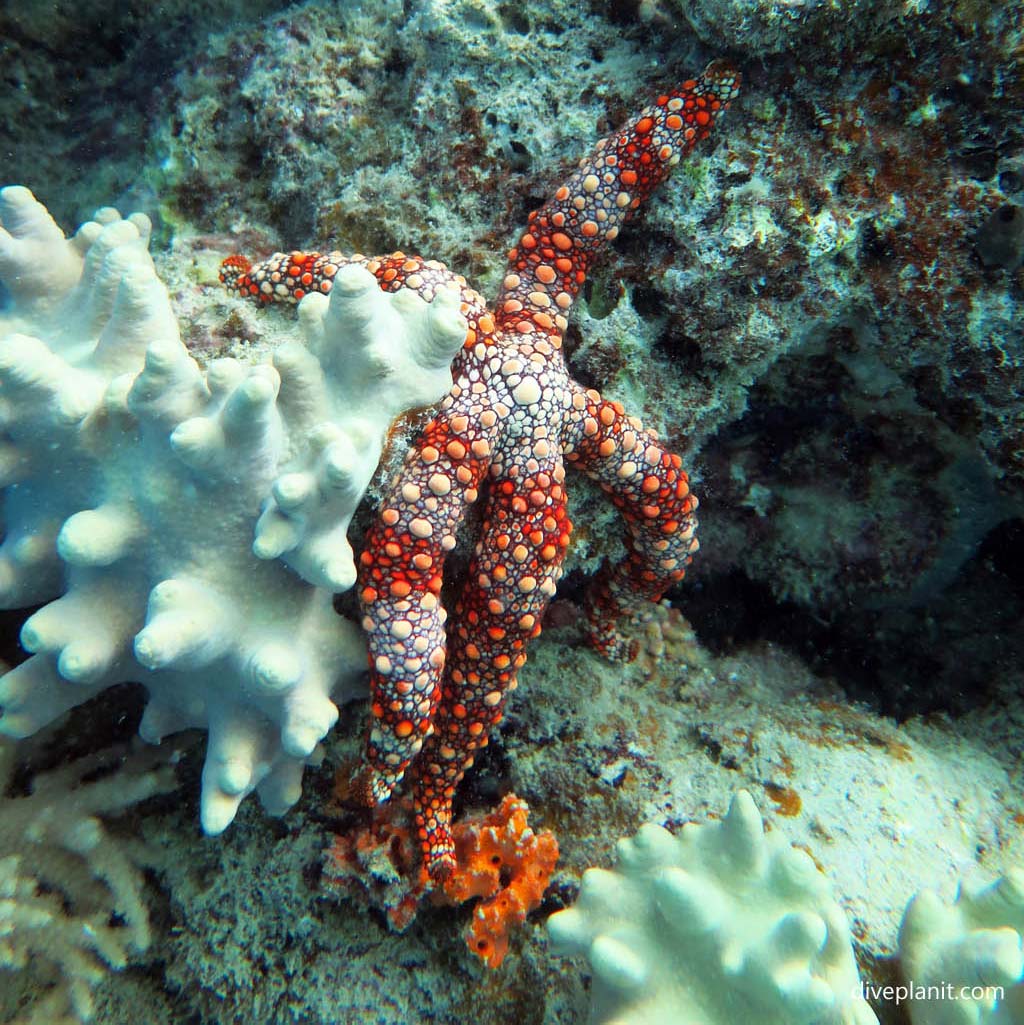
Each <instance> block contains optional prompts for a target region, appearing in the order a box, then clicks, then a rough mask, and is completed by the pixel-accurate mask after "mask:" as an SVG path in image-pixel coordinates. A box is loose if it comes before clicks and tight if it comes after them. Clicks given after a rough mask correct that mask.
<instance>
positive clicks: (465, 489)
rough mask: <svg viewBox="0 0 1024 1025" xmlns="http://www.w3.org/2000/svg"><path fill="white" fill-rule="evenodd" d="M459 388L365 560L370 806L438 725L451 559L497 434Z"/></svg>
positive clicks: (358, 788) (410, 458)
mask: <svg viewBox="0 0 1024 1025" xmlns="http://www.w3.org/2000/svg"><path fill="white" fill-rule="evenodd" d="M452 391H453V395H454V396H455V397H454V398H449V399H448V400H446V402H445V408H444V409H443V411H442V412H441V413H440V414H439V415H438V416H437V417H436V418H435V419H434V420H432V421H431V422H430V424H428V426H427V427H426V429H425V430H424V431H423V434H422V435H421V436H420V437H419V439H418V440H417V442H416V443H415V445H414V446H413V447H412V448H411V449H410V451H409V453H408V455H407V456H406V460H405V467H404V469H403V470H402V472H401V474H400V475H399V478H398V480H397V482H396V484H395V487H394V490H393V491H392V493H391V494H390V495H389V496H388V497H387V498H386V499H385V500H384V502H383V504H382V506H381V510H380V513H379V516H378V519H377V521H376V523H375V524H374V525H373V527H371V529H370V531H369V532H368V533H367V536H366V542H365V544H364V547H363V553H362V556H361V557H360V566H359V600H360V604H361V606H362V610H363V626H364V628H365V630H366V634H367V639H368V643H369V661H370V684H371V695H372V705H371V708H372V712H373V720H372V724H371V729H370V735H369V738H368V740H367V743H366V749H365V752H364V756H363V767H362V769H361V770H360V772H359V773H358V775H357V777H356V779H355V781H354V784H353V791H354V796H355V797H356V799H357V800H360V801H362V802H363V803H366V804H378V803H380V802H381V801H385V800H387V799H388V797H389V796H390V795H391V791H392V790H393V789H394V787H395V786H396V784H397V783H398V782H399V781H400V780H401V778H402V776H403V775H404V773H405V770H406V768H407V767H408V765H409V762H410V761H411V759H412V758H413V757H414V756H415V755H416V754H417V753H418V752H419V750H420V748H421V747H422V745H423V741H424V739H425V738H426V736H427V735H428V734H429V733H430V731H431V729H432V718H433V715H434V711H435V709H436V707H437V702H438V700H439V699H440V696H441V684H440V681H441V677H442V673H443V671H444V665H445V620H446V619H447V614H446V612H445V609H444V607H443V605H442V603H441V584H442V579H443V572H444V561H445V558H446V557H447V554H448V552H450V551H451V550H452V549H453V548H454V547H455V533H456V530H457V529H458V525H459V523H460V522H461V521H462V519H463V517H464V515H465V512H466V508H467V506H468V505H470V504H471V503H472V502H474V501H476V498H477V491H478V488H479V486H480V482H481V480H482V479H483V477H484V475H485V474H486V472H487V468H488V466H489V462H490V459H489V457H490V452H491V444H492V440H493V439H492V435H493V430H491V431H488V429H487V428H485V427H482V426H481V424H480V422H479V420H474V419H472V418H471V417H469V416H468V415H467V414H466V412H465V410H464V407H466V408H468V405H469V403H470V400H471V397H470V393H469V392H468V391H463V390H462V389H461V388H460V387H459V385H458V384H456V385H455V386H453V389H452Z"/></svg>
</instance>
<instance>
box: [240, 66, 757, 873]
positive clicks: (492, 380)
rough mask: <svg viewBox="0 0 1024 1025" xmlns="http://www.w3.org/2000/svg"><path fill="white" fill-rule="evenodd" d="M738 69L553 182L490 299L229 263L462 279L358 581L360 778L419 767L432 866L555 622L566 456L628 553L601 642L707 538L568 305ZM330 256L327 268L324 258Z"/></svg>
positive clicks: (733, 83) (283, 282)
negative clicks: (445, 339) (569, 332)
mask: <svg viewBox="0 0 1024 1025" xmlns="http://www.w3.org/2000/svg"><path fill="white" fill-rule="evenodd" d="M738 87H739V75H738V74H737V73H736V72H735V71H734V70H733V69H732V68H730V67H728V66H726V65H724V64H722V63H715V64H712V65H710V66H709V67H708V68H707V70H706V71H705V72H704V74H703V75H702V76H701V77H700V78H699V79H696V80H693V81H689V82H684V83H683V84H682V85H681V86H680V87H679V88H677V89H675V90H673V91H672V92H671V93H667V94H665V95H663V96H660V97H659V98H658V99H657V100H656V101H655V103H653V104H652V105H651V106H650V107H648V108H646V109H645V110H644V111H642V112H641V113H640V114H639V115H638V116H637V117H635V118H634V119H633V120H632V121H630V122H629V123H628V124H627V125H626V126H624V127H623V128H622V129H620V130H619V131H618V132H617V133H615V134H614V135H612V136H609V138H607V139H604V140H602V141H601V142H600V143H599V144H598V146H597V147H596V149H595V150H594V152H593V153H592V154H591V155H590V156H589V157H588V158H587V159H585V160H584V161H582V162H581V164H580V166H579V168H578V169H577V171H576V172H575V173H574V174H573V176H572V177H571V178H570V180H569V181H568V182H566V184H565V185H563V186H562V187H561V188H560V189H558V191H557V192H556V193H555V195H554V196H553V197H552V199H551V200H550V201H549V202H548V203H546V204H545V205H544V206H543V207H542V208H541V209H540V210H537V211H535V212H534V213H533V214H531V215H530V219H529V223H528V225H527V228H526V230H525V232H524V233H523V234H522V236H521V237H520V238H519V240H518V241H517V243H516V245H515V247H514V248H513V249H512V250H511V252H510V253H509V263H508V270H507V272H506V275H505V278H504V281H503V284H502V289H501V292H500V294H499V296H498V298H497V300H496V302H495V303H494V305H493V307H491V308H488V307H487V306H486V304H485V303H484V301H483V300H482V299H481V298H480V296H479V295H478V294H477V293H475V292H474V291H473V290H472V289H470V288H469V287H468V286H467V285H466V283H465V280H464V279H462V278H461V277H458V276H456V275H453V274H451V273H450V272H448V271H447V270H446V269H445V268H444V267H443V265H442V264H439V263H436V262H435V261H423V260H420V259H418V258H415V257H412V258H410V257H406V256H405V255H404V254H401V253H397V254H393V255H392V256H390V257H382V258H376V259H371V260H367V259H366V258H364V257H344V256H342V255H341V254H338V253H329V254H326V255H321V254H316V253H312V254H305V253H291V254H287V255H284V254H277V255H276V256H275V257H272V258H271V259H270V260H269V261H266V262H264V263H262V264H259V265H256V266H255V267H250V266H249V265H248V263H247V262H246V261H241V260H239V258H234V257H233V258H229V260H227V261H225V265H224V269H223V271H222V280H224V281H225V283H226V284H227V285H228V286H229V287H230V288H232V289H234V290H237V291H238V292H239V293H240V294H242V295H251V296H253V297H255V298H259V299H262V300H263V301H271V300H274V299H284V300H292V301H296V300H297V299H299V298H301V296H302V294H304V293H305V292H306V291H310V290H320V291H329V290H330V282H331V278H332V277H333V273H335V272H336V270H337V267H338V266H340V265H342V264H343V263H347V262H352V261H358V262H362V263H364V264H365V265H366V266H367V268H368V269H369V270H370V271H371V272H372V273H373V274H375V275H376V277H377V279H378V281H379V282H380V285H381V287H382V288H384V289H386V290H388V291H391V290H396V289H398V288H401V287H407V288H413V289H415V290H417V291H418V292H419V293H420V294H421V295H422V296H423V297H424V298H426V299H428V300H429V299H431V298H432V297H433V295H434V294H435V292H436V290H437V289H439V288H447V289H453V290H458V292H459V294H460V296H461V300H462V313H463V315H464V316H465V318H466V321H467V325H468V332H467V336H466V341H465V344H464V346H463V348H462V350H461V352H460V353H459V355H458V356H456V358H455V360H454V362H453V364H452V375H453V379H454V383H453V384H452V388H451V391H450V392H449V394H448V395H447V397H446V398H445V399H444V401H443V403H442V405H441V408H440V411H439V412H438V414H437V416H436V417H434V419H433V420H432V421H431V422H430V423H429V424H428V426H427V427H426V428H425V430H424V431H423V433H422V434H421V435H420V437H419V438H418V439H417V440H416V442H415V443H414V444H413V446H412V447H411V448H410V450H409V452H408V453H407V455H406V457H405V464H404V467H403V469H402V471H401V473H400V474H399V477H398V479H397V481H396V482H395V484H394V486H393V488H392V490H391V492H390V494H389V495H388V496H387V497H386V498H385V499H384V501H383V503H382V505H381V508H380V511H379V514H378V518H377V521H376V523H375V524H374V526H373V527H372V528H371V530H370V531H369V533H368V535H367V537H366V541H365V544H364V548H363V553H362V556H361V557H360V565H359V582H358V585H357V586H358V588H359V599H360V602H361V605H362V609H363V616H364V618H363V625H364V627H365V629H366V632H367V637H368V641H369V648H370V670H371V684H372V696H373V698H372V713H373V722H372V725H371V729H370V734H369V738H368V740H367V744H366V750H365V753H364V758H363V766H362V769H361V770H360V772H359V773H358V775H357V777H356V779H355V781H354V791H355V793H356V794H357V796H358V797H359V798H360V799H362V800H363V801H364V802H365V803H367V804H376V803H379V802H381V801H385V800H387V799H388V797H390V795H391V793H392V791H393V790H394V788H395V786H396V785H397V784H398V783H399V781H400V780H401V779H402V778H403V776H404V775H405V774H406V771H407V770H408V769H409V768H410V766H412V772H411V775H412V790H413V800H414V804H415V808H416V815H417V825H418V828H419V834H420V840H421V842H422V845H423V850H424V855H425V858H426V862H427V867H428V869H429V871H430V874H431V875H432V876H433V877H434V878H435V879H441V878H444V877H445V876H446V875H447V874H448V873H449V872H450V871H451V869H452V866H453V864H454V861H453V849H452V840H451V830H450V827H451V817H452V797H453V795H454V793H455V788H456V787H457V786H458V784H459V781H460V780H461V779H462V776H463V774H464V773H465V771H466V769H467V768H469V766H471V765H472V764H473V758H474V755H475V753H476V751H477V750H478V749H479V748H481V747H483V746H484V745H485V744H486V743H487V739H488V736H489V734H490V731H491V730H492V728H493V727H494V726H495V725H496V724H497V723H498V722H499V721H500V720H501V716H502V710H503V707H504V704H505V700H506V698H507V696H508V693H509V692H510V691H511V690H513V689H514V688H515V686H516V674H517V673H518V671H519V669H520V668H521V667H522V665H523V663H524V662H525V661H526V646H527V643H528V642H529V641H530V640H531V639H532V638H534V637H536V636H537V635H538V634H539V633H540V630H541V619H542V617H543V614H544V611H545V609H546V607H547V605H548V602H549V601H550V600H551V598H552V596H553V595H554V593H555V587H556V584H557V582H558V579H559V577H560V575H561V572H562V563H563V560H564V557H565V553H566V549H567V548H568V546H569V540H570V535H571V531H572V524H571V523H570V522H569V518H568V515H567V513H566V493H565V471H566V466H567V465H568V466H570V467H578V468H579V469H581V470H583V472H585V473H586V474H587V475H588V476H590V477H592V478H593V479H595V480H596V481H597V482H598V483H599V484H600V485H601V487H602V488H603V489H604V491H605V492H606V493H607V494H608V496H609V497H610V499H611V501H612V502H613V503H614V505H615V506H616V507H617V508H618V509H619V511H620V512H621V513H622V516H623V518H624V520H625V522H626V526H627V528H628V537H627V541H628V555H627V558H626V559H625V560H624V562H623V563H621V564H620V565H618V566H615V567H608V566H606V567H605V568H604V569H603V570H602V571H601V573H600V574H599V575H598V577H597V579H596V580H595V581H594V584H593V586H592V589H591V592H590V594H589V596H588V602H587V617H588V622H589V627H590V633H591V637H592V639H593V642H594V644H595V646H596V647H597V648H598V650H599V651H601V652H602V653H603V654H605V655H607V656H608V657H620V656H622V655H623V654H624V653H625V648H626V644H625V642H624V640H623V637H622V633H621V626H622V625H623V624H624V623H625V622H627V621H628V620H629V619H630V618H632V617H633V616H635V615H636V614H637V613H638V612H639V611H640V610H641V609H642V608H643V607H644V605H645V603H647V602H650V601H657V600H658V599H659V598H660V597H661V595H662V594H663V593H664V591H665V590H666V589H667V588H668V587H669V586H671V585H672V584H673V583H675V582H676V581H678V580H680V579H682V577H683V574H684V572H685V570H686V567H687V565H688V564H689V562H690V560H691V558H692V555H693V553H694V551H696V548H697V540H696V537H695V534H694V532H695V529H696V526H697V521H696V518H695V511H696V508H697V500H696V498H695V497H694V496H693V495H692V494H691V493H690V489H689V484H688V481H687V477H686V474H685V472H684V471H683V469H682V461H681V460H680V458H679V456H677V455H674V454H672V453H670V452H668V451H666V450H665V449H664V448H663V447H662V446H661V445H660V443H659V442H658V439H657V437H656V436H655V435H654V433H653V432H651V431H647V430H645V429H644V428H643V426H642V424H641V423H640V422H639V421H638V420H636V419H635V418H633V417H630V416H628V415H627V414H626V412H625V411H624V410H623V408H622V406H621V405H619V404H618V403H617V402H611V401H608V400H606V399H603V398H602V397H601V396H600V395H599V394H598V393H597V392H596V391H593V390H588V389H584V388H583V387H581V386H580V385H579V384H577V383H576V382H575V381H573V380H572V378H571V377H570V376H569V373H568V370H567V368H566V365H565V360H564V358H563V355H562V340H563V337H564V334H565V330H566V327H567V319H566V318H567V316H568V313H569V310H570V308H571V306H572V303H573V301H574V299H575V297H576V295H577V294H578V293H579V290H580V288H581V286H582V285H583V282H584V280H585V279H586V274H587V271H588V269H589V268H590V266H591V264H592V263H593V261H594V259H595V257H596V256H597V254H598V253H599V251H600V249H601V248H602V247H603V246H604V245H605V244H606V243H608V242H610V241H611V240H613V239H614V238H615V237H616V236H617V235H618V232H619V229H620V227H621V225H622V224H623V222H624V221H625V220H626V218H627V217H629V215H630V214H631V213H632V212H633V211H634V210H636V209H637V208H638V207H639V206H640V205H641V204H642V203H643V202H644V201H645V200H646V199H647V197H648V196H649V195H650V194H651V192H652V191H653V190H654V189H655V188H656V187H657V185H658V184H659V183H660V182H661V181H662V180H664V178H665V177H666V176H667V175H668V173H669V171H670V170H671V168H672V167H673V166H674V165H675V164H677V163H678V162H679V160H680V159H681V158H682V157H683V156H684V155H685V154H686V153H688V152H689V150H691V149H692V148H693V146H694V145H696V143H697V142H699V141H700V140H701V139H703V138H705V137H706V136H707V135H708V134H709V133H710V131H711V128H712V126H713V124H714V122H715V119H716V118H717V117H718V116H719V115H720V114H721V113H722V112H723V111H724V110H725V109H726V108H727V107H728V105H729V102H730V101H731V100H732V99H733V97H734V96H735V95H736V92H737V90H738ZM328 271H330V273H328ZM478 501H479V502H480V503H481V504H482V506H483V509H482V527H481V531H480V536H479V539H478V541H477V544H476V549H475V552H474V555H473V558H472V560H471V563H470V568H469V572H468V575H467V577H466V580H465V583H464V584H463V586H462V589H461V593H459V595H458V598H457V601H456V604H455V607H454V609H453V610H452V613H451V615H450V616H449V615H448V613H447V611H446V610H445V608H444V607H443V605H442V601H441V587H442V582H443V574H444V563H445V558H446V556H447V554H448V553H449V552H450V551H451V550H452V549H453V548H454V547H455V544H456V533H457V530H458V527H459V524H460V523H461V522H462V520H463V518H464V516H465V515H466V511H467V508H468V507H469V506H470V505H471V504H473V503H475V502H478Z"/></svg>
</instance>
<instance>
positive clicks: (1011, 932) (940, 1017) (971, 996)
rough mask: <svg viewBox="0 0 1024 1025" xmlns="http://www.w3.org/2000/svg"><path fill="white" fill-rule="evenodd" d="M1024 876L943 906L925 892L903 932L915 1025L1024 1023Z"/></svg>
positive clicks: (968, 889)
mask: <svg viewBox="0 0 1024 1025" xmlns="http://www.w3.org/2000/svg"><path fill="white" fill-rule="evenodd" d="M1022 936H1024V872H1022V871H1020V870H1019V869H1015V870H1012V871H1010V872H1009V873H1007V874H1006V875H1005V876H1001V877H1000V878H999V879H997V880H996V881H995V882H992V883H987V884H983V883H981V882H975V883H970V884H969V883H966V882H964V883H961V884H960V889H959V892H958V893H957V896H956V900H955V901H953V903H952V904H947V903H945V902H944V901H943V900H942V899H941V898H940V897H939V895H938V894H936V893H933V892H932V891H930V890H923V891H922V892H921V893H919V894H917V896H916V897H914V899H913V900H912V901H911V902H910V903H909V904H908V905H907V910H906V911H905V912H904V914H903V923H902V925H901V926H900V945H899V952H900V968H901V970H902V973H903V978H904V981H905V983H906V985H907V987H908V989H909V1000H908V1004H909V1007H910V1018H911V1021H913V1023H914V1025H1024V950H1022V942H1021V939H1022Z"/></svg>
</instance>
